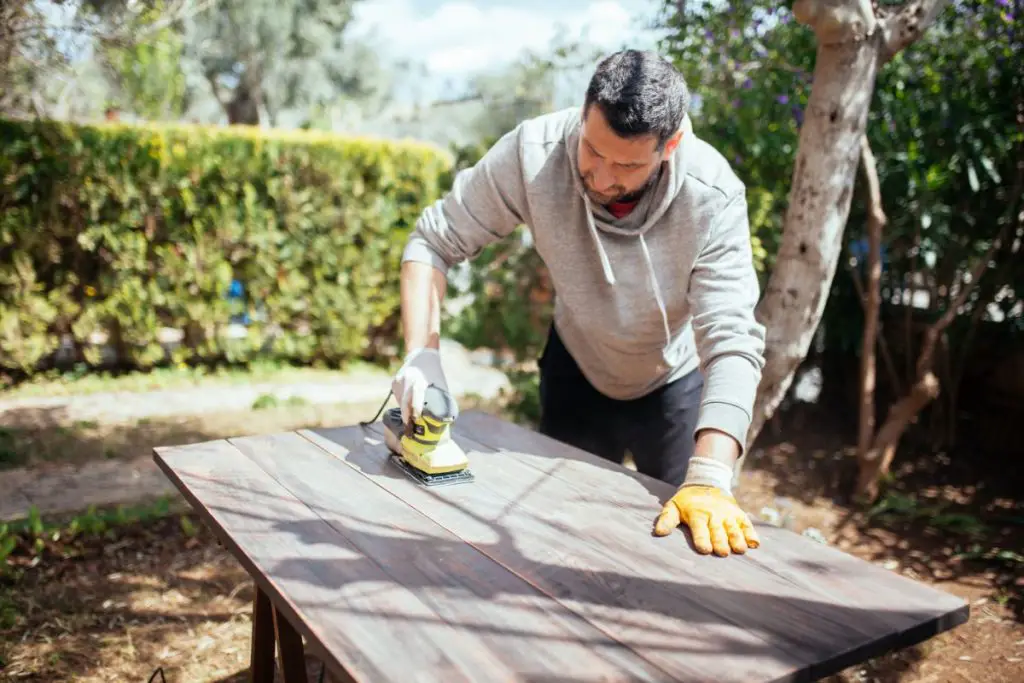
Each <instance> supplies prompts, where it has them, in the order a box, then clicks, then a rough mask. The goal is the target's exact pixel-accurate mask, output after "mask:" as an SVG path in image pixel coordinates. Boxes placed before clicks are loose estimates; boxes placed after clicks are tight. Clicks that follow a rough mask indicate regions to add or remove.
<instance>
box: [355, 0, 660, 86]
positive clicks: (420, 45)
mask: <svg viewBox="0 0 1024 683" xmlns="http://www.w3.org/2000/svg"><path fill="white" fill-rule="evenodd" d="M662 4H663V0H518V1H512V0H475V1H471V0H363V1H362V2H360V3H358V4H357V5H356V9H355V15H356V16H355V20H354V22H353V24H352V27H351V29H350V30H351V31H352V34H353V35H358V36H363V37H369V38H371V39H372V40H373V42H374V44H375V47H376V48H377V50H378V52H379V53H380V54H382V55H387V56H388V57H389V58H392V59H396V60H404V59H408V60H412V61H414V62H420V63H422V64H423V65H424V66H425V67H426V70H427V77H426V79H425V82H422V83H419V84H418V85H419V97H425V98H427V99H432V98H435V97H444V96H445V94H449V95H454V94H457V93H458V91H459V90H460V89H461V88H462V87H463V86H464V84H465V83H466V81H467V79H468V77H469V76H470V75H472V74H473V73H475V72H477V71H479V70H489V69H493V68H497V67H499V66H501V65H502V64H506V63H508V62H511V61H513V60H515V59H516V57H518V56H519V55H520V54H521V53H522V52H523V50H526V49H532V50H538V51H544V50H545V49H546V48H547V47H548V46H549V45H550V43H551V41H552V39H553V38H555V37H556V35H558V34H559V29H563V30H564V32H565V33H564V35H565V37H566V38H568V39H569V40H575V39H581V40H586V41H587V42H588V43H591V44H595V45H597V46H600V47H602V48H606V49H607V50H608V51H613V50H615V49H618V48H621V47H624V46H631V47H641V48H646V47H654V40H655V39H656V35H655V34H654V33H653V32H651V31H649V30H645V29H644V26H643V22H644V21H650V20H651V19H653V18H654V16H655V15H656V14H657V11H658V9H659V8H660V7H661V6H662ZM419 97H417V99H419Z"/></svg>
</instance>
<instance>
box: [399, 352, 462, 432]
mask: <svg viewBox="0 0 1024 683" xmlns="http://www.w3.org/2000/svg"><path fill="white" fill-rule="evenodd" d="M431 384H433V385H435V386H438V387H440V388H441V389H444V390H445V391H446V392H447V391H448V381H447V380H446V379H445V376H444V370H443V369H442V368H441V354H440V352H439V351H438V350H437V349H434V348H429V347H420V348H418V349H413V350H412V351H410V352H409V353H408V354H407V355H406V357H405V361H404V362H403V363H402V367H401V368H399V370H398V372H397V373H396V374H395V378H394V379H393V380H392V381H391V391H392V392H394V394H395V399H396V400H397V401H398V405H399V407H401V409H402V422H403V423H404V424H409V420H410V419H411V418H413V417H419V416H420V415H421V414H422V413H423V403H424V401H425V400H426V394H427V387H428V386H430V385H431Z"/></svg>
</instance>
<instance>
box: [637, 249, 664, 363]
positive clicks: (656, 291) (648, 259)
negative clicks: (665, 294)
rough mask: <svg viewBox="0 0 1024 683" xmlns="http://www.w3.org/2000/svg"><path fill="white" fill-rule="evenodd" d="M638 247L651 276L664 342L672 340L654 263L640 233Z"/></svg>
mask: <svg viewBox="0 0 1024 683" xmlns="http://www.w3.org/2000/svg"><path fill="white" fill-rule="evenodd" d="M640 248H641V249H643V251H644V260H645V261H646V262H647V274H648V275H650V276H651V288H652V289H654V298H655V299H656V300H657V301H658V310H659V311H661V324H662V325H663V326H664V328H665V343H666V344H667V343H669V342H671V341H672V332H671V331H669V329H668V312H667V311H666V310H665V300H664V299H662V298H661V287H659V286H658V278H657V277H656V276H655V274H654V263H652V262H651V252H650V251H648V249H647V241H646V240H645V239H644V236H643V235H640Z"/></svg>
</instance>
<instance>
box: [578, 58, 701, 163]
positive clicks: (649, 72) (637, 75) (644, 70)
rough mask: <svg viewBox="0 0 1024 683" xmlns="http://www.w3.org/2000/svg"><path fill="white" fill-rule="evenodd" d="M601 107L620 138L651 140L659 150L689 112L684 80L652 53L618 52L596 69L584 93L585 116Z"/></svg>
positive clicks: (688, 99) (667, 62)
mask: <svg viewBox="0 0 1024 683" xmlns="http://www.w3.org/2000/svg"><path fill="white" fill-rule="evenodd" d="M592 104H596V105H597V106H599V107H601V113H602V114H604V117H605V119H607V120H608V125H610V126H611V128H612V130H613V131H615V133H616V134H617V135H619V136H621V137H624V138H631V137H637V136H642V135H654V136H655V137H656V138H657V140H658V148H659V149H660V148H661V147H662V146H663V145H664V144H665V142H666V141H667V140H668V139H669V138H670V137H672V136H673V135H674V134H675V132H676V131H677V130H678V129H679V126H680V124H681V123H682V122H683V117H684V116H685V115H686V112H687V110H688V109H689V107H690V91H689V89H688V88H687V87H686V81H685V80H684V79H683V75H682V74H681V73H679V71H677V70H676V68H675V67H674V66H672V64H671V63H670V62H669V61H668V60H666V59H664V58H663V57H662V56H661V55H659V54H657V53H656V52H649V51H641V50H622V51H621V52H616V53H615V54H612V55H610V56H608V57H606V58H605V59H603V60H601V62H600V63H599V64H598V65H597V68H596V69H595V70H594V75H593V76H591V78H590V85H589V86H588V87H587V95H586V99H585V100H584V103H583V111H584V115H586V113H587V112H589V111H590V105H592Z"/></svg>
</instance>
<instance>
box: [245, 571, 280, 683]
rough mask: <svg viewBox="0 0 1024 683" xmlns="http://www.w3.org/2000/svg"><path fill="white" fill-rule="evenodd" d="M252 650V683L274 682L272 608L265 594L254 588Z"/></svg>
mask: <svg viewBox="0 0 1024 683" xmlns="http://www.w3.org/2000/svg"><path fill="white" fill-rule="evenodd" d="M251 648H252V650H251V651H250V654H249V678H250V680H251V681H252V683H273V681H274V606H273V605H272V604H271V602H270V598H269V597H267V594H266V593H264V592H263V591H262V590H260V587H259V586H256V597H255V598H254V599H253V601H252V645H251Z"/></svg>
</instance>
